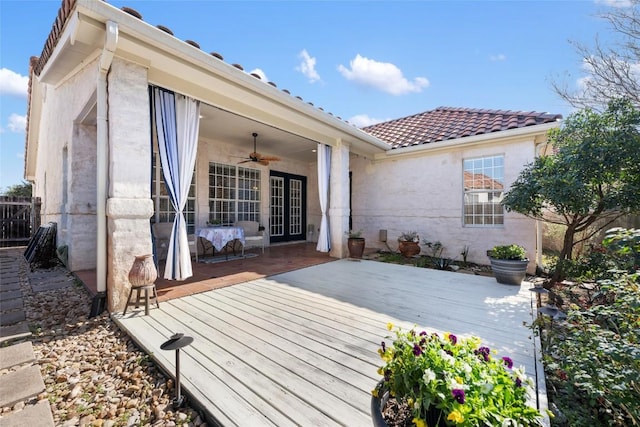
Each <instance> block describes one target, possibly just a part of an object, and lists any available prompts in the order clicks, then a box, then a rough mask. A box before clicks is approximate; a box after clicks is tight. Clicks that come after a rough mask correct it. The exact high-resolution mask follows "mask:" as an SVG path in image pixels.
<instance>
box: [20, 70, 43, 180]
mask: <svg viewBox="0 0 640 427" xmlns="http://www.w3.org/2000/svg"><path fill="white" fill-rule="evenodd" d="M30 79H31V92H30V94H29V102H28V109H29V110H28V111H27V117H28V118H29V121H28V126H27V137H26V142H25V144H26V147H25V162H24V178H25V179H26V180H28V181H34V180H35V178H36V163H37V154H38V145H39V141H40V136H39V135H40V117H41V113H42V85H41V84H40V83H39V82H38V79H37V78H36V76H35V73H34V72H33V71H31V76H30Z"/></svg>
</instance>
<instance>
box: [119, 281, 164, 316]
mask: <svg viewBox="0 0 640 427" xmlns="http://www.w3.org/2000/svg"><path fill="white" fill-rule="evenodd" d="M133 291H136V292H137V297H136V300H135V301H134V302H131V297H132V296H133ZM142 291H144V314H145V315H149V299H151V300H153V301H152V302H155V303H156V306H157V307H158V308H160V304H159V303H158V294H156V284H155V283H152V284H150V285H144V286H135V287H134V286H132V287H131V290H130V291H129V298H127V305H125V306H124V313H122V315H123V316H124V315H125V314H127V308H128V307H129V306H135V308H138V307H140V296H141V295H140V293H141V292H142ZM149 291H151V297H149Z"/></svg>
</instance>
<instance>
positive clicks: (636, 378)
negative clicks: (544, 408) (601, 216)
mask: <svg viewBox="0 0 640 427" xmlns="http://www.w3.org/2000/svg"><path fill="white" fill-rule="evenodd" d="M596 253H597V254H598V255H597V257H596V258H593V255H592V254H590V255H588V259H590V260H591V261H593V260H594V259H595V260H597V263H593V264H591V265H590V264H589V263H588V262H587V263H584V265H583V267H584V268H583V269H581V270H579V274H580V275H582V276H585V277H588V278H589V279H595V280H597V286H596V287H595V293H594V294H593V295H589V297H588V298H586V297H584V296H581V294H580V292H579V290H580V289H581V288H580V286H581V283H579V282H577V283H572V284H571V285H564V286H562V287H560V288H559V289H556V291H557V292H558V293H559V294H561V297H562V298H564V299H565V304H564V306H563V307H562V308H563V309H565V310H567V319H566V321H563V322H558V321H554V322H553V327H552V328H549V327H548V325H549V322H545V323H543V324H544V325H547V328H545V329H544V331H543V334H544V335H545V339H544V342H545V343H547V348H545V349H544V350H545V351H544V353H545V355H544V362H545V369H546V376H547V384H548V388H549V398H550V400H551V402H552V404H553V405H555V407H556V408H557V416H556V417H555V418H554V419H552V423H553V425H557V426H596V425H603V426H604V425H606V426H632V425H640V404H639V402H640V230H623V229H613V230H610V231H609V232H608V233H607V236H606V237H605V239H604V241H603V244H602V246H598V249H597V251H596ZM580 263H582V261H580ZM566 271H567V272H569V271H578V270H570V269H568V270H566ZM572 279H575V278H572ZM540 320H543V319H539V320H538V322H539V321H540Z"/></svg>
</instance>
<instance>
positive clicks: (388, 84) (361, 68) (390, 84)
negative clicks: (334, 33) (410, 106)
mask: <svg viewBox="0 0 640 427" xmlns="http://www.w3.org/2000/svg"><path fill="white" fill-rule="evenodd" d="M349 66H350V67H351V68H347V67H345V66H344V65H339V66H338V71H340V73H341V74H342V75H343V76H344V77H345V78H346V79H347V80H351V81H354V82H356V83H358V84H361V85H363V86H370V87H373V88H376V89H379V90H381V91H383V92H387V93H390V94H391V95H404V94H407V93H412V92H422V89H424V88H426V87H428V86H429V80H427V79H426V78H425V77H416V78H415V79H413V81H409V80H407V79H406V78H405V77H404V75H403V74H402V70H400V69H399V68H398V67H396V66H395V65H394V64H391V63H389V62H378V61H375V60H373V59H369V58H365V57H363V56H360V54H357V55H356V57H355V58H354V59H353V60H351V61H350V62H349Z"/></svg>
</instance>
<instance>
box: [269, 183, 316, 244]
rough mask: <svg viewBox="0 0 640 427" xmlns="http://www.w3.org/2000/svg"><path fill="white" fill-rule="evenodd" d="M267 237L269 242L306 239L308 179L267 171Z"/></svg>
mask: <svg viewBox="0 0 640 427" xmlns="http://www.w3.org/2000/svg"><path fill="white" fill-rule="evenodd" d="M269 178H270V195H269V199H270V200H269V205H270V215H269V219H270V222H269V236H270V241H271V242H272V243H277V242H290V241H295V240H305V239H306V234H307V232H306V230H307V177H306V176H301V175H293V174H288V173H284V172H278V171H271V172H270V177H269Z"/></svg>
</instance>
